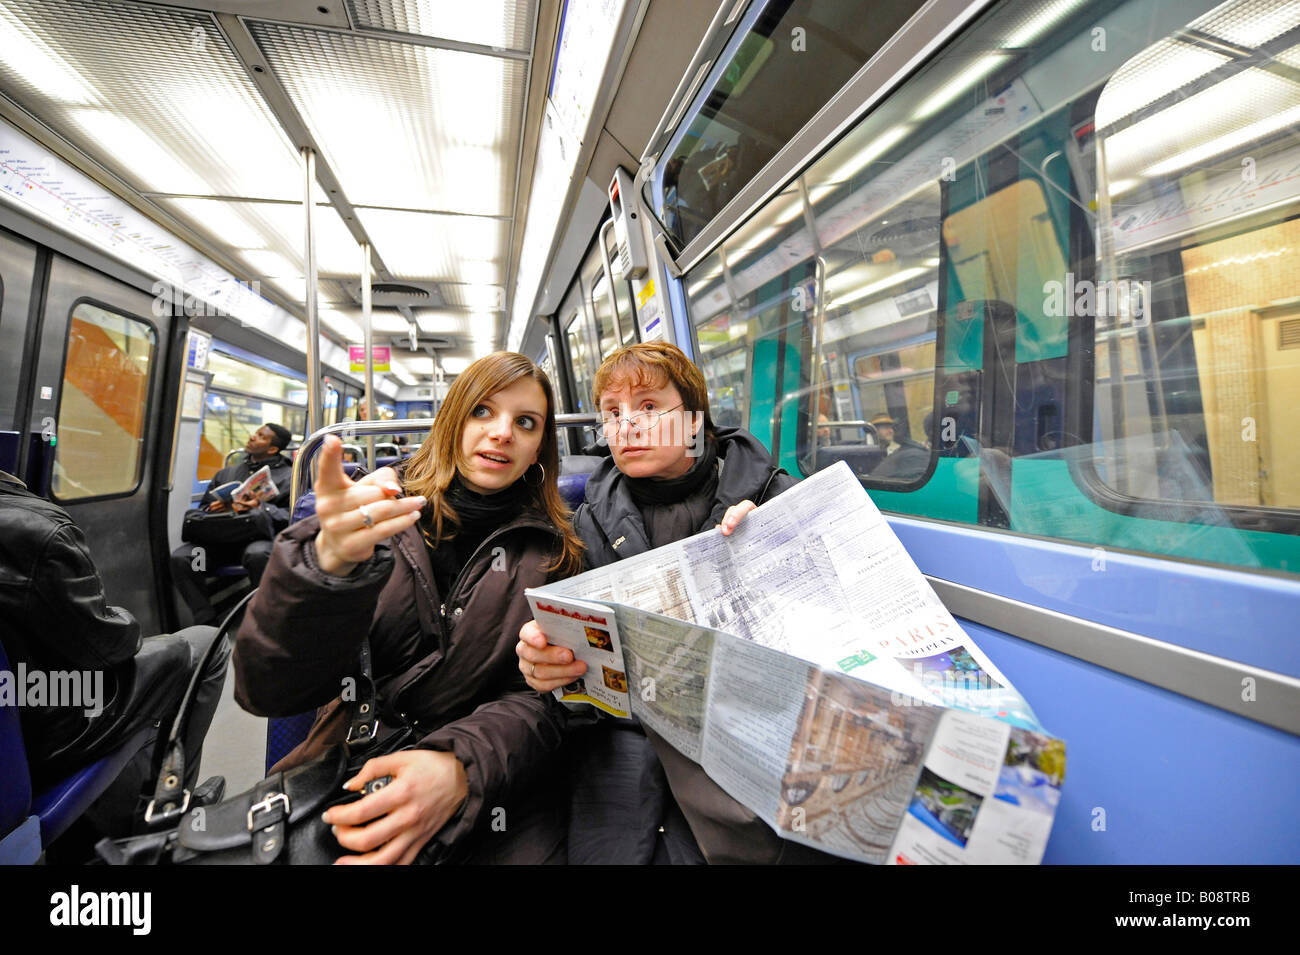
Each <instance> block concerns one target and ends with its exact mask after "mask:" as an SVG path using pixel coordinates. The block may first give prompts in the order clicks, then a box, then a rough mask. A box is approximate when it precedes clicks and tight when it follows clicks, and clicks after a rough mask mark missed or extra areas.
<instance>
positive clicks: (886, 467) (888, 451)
mask: <svg viewBox="0 0 1300 955" xmlns="http://www.w3.org/2000/svg"><path fill="white" fill-rule="evenodd" d="M871 425H872V427H874V428H875V429H876V440H877V441H878V442H879V444H880V446H881V447H882V448H884V449H885V456H884V457H883V458H881V459H880V461H879V462H878V463H877V464H876V466H875V467H874V468H872V469H871V476H872V477H873V478H878V479H882V480H896V481H911V480H915V479H916V478H919V477H920V476H921V475H922V474H924V473H925V469H926V468H927V467H928V466H929V464H930V449H929V448H927V447H926V446H925V445H923V444H921V443H919V442H917V441H913V440H912V439H911V438H909V437H906V436H904V437H903V438H902V439H901V440H900V439H897V438H895V437H894V427H895V424H894V419H893V418H891V417H890V416H889V415H887V414H883V413H882V414H878V415H876V416H875V417H874V418H872V419H871Z"/></svg>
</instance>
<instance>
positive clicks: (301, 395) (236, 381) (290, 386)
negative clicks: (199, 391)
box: [208, 349, 307, 404]
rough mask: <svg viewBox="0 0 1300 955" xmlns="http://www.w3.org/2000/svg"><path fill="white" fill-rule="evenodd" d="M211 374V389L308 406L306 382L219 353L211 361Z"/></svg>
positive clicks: (215, 352) (214, 353) (209, 367)
mask: <svg viewBox="0 0 1300 955" xmlns="http://www.w3.org/2000/svg"><path fill="white" fill-rule="evenodd" d="M208 371H210V372H212V384H211V385H209V387H210V388H217V389H228V388H233V389H234V390H236V391H247V392H249V393H250V394H254V395H265V396H266V397H267V398H272V399H275V400H276V401H286V402H289V403H290V404H306V403H307V382H306V379H305V378H290V377H289V376H288V375H282V374H279V373H277V372H274V371H270V370H268V369H266V368H259V367H258V366H257V365H253V364H250V363H249V362H246V361H241V360H240V359H238V358H234V357H232V356H230V355H227V354H226V353H225V352H221V351H216V350H215V349H214V350H213V351H212V352H211V353H210V355H209V357H208Z"/></svg>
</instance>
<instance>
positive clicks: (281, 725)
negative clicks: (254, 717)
mask: <svg viewBox="0 0 1300 955" xmlns="http://www.w3.org/2000/svg"><path fill="white" fill-rule="evenodd" d="M315 722H316V711H315V710H311V711H310V712H307V713H299V714H298V715H297V716H273V717H271V718H270V719H269V720H267V721H266V772H267V775H270V773H271V767H272V766H274V765H275V764H276V763H278V762H279V761H280V760H282V759H284V758H285V757H286V756H288V755H289V754H290V753H291V752H293V750H294V748H295V747H297V745H298V744H299V743H301V742H302V741H303V740H305V739H306V738H307V734H308V732H310V731H311V727H312V724H313V723H315Z"/></svg>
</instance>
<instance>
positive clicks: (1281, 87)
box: [1105, 68, 1300, 180]
mask: <svg viewBox="0 0 1300 955" xmlns="http://www.w3.org/2000/svg"><path fill="white" fill-rule="evenodd" d="M1298 105H1300V86H1297V84H1295V83H1292V82H1291V81H1290V80H1288V79H1283V78H1282V77H1280V76H1275V75H1274V74H1272V73H1267V72H1265V71H1263V70H1258V69H1253V68H1252V69H1246V70H1242V71H1241V72H1240V73H1237V74H1234V75H1233V76H1230V77H1229V78H1227V79H1226V80H1224V81H1223V82H1221V83H1216V84H1215V85H1214V86H1211V87H1210V88H1209V89H1205V90H1202V91H1201V92H1199V93H1197V94H1195V95H1194V96H1190V97H1188V98H1187V99H1185V100H1181V101H1179V102H1178V103H1175V104H1174V105H1173V106H1170V107H1169V108H1168V109H1164V110H1161V111H1160V112H1158V113H1155V114H1154V115H1152V116H1148V117H1147V118H1146V119H1143V120H1142V121H1141V122H1138V123H1134V124H1133V125H1132V126H1129V127H1127V128H1125V129H1122V130H1120V131H1119V132H1117V133H1115V135H1113V136H1110V137H1109V138H1107V139H1106V141H1105V149H1106V176H1107V179H1109V180H1117V179H1127V178H1130V177H1132V176H1135V175H1138V174H1140V173H1141V172H1142V171H1143V170H1146V169H1148V168H1149V167H1151V166H1153V165H1155V164H1156V163H1159V162H1162V161H1164V160H1166V159H1168V158H1169V157H1171V156H1173V155H1176V154H1180V153H1183V152H1187V151H1189V150H1192V149H1194V148H1196V147H1199V146H1202V145H1204V144H1206V143H1208V142H1210V141H1211V140H1216V139H1220V138H1221V137H1226V136H1228V135H1229V134H1231V133H1234V132H1238V131H1240V130H1242V129H1244V128H1246V127H1248V126H1250V125H1252V124H1254V123H1257V122H1260V121H1262V120H1266V119H1268V118H1269V117H1274V116H1278V115H1280V114H1282V113H1286V112H1287V111H1288V110H1291V109H1294V108H1295V107H1296V106H1298Z"/></svg>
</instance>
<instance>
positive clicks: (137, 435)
mask: <svg viewBox="0 0 1300 955" xmlns="http://www.w3.org/2000/svg"><path fill="white" fill-rule="evenodd" d="M157 345H158V338H157V334H156V333H155V332H154V330H153V328H151V327H150V326H149V325H147V324H146V323H144V322H142V321H139V320H138V319H134V318H128V317H126V316H125V315H118V314H116V313H115V312H110V311H108V310H106V309H103V308H100V307H99V306H97V305H91V304H90V303H88V302H82V303H81V304H79V305H77V307H76V308H74V309H73V310H72V317H71V320H70V321H69V323H68V350H67V357H66V359H65V362H64V368H63V390H62V393H61V397H60V401H59V419H58V425H57V427H58V438H59V440H58V443H57V444H56V445H55V452H54V453H55V458H54V479H53V483H52V491H53V493H54V496H55V497H56V498H58V499H59V500H62V501H71V500H77V499H79V498H87V497H102V496H105V495H112V494H129V493H131V491H133V490H134V489H135V487H136V486H137V485H138V484H139V481H140V469H141V464H142V461H143V451H144V434H145V420H146V415H147V412H148V399H149V378H150V373H151V371H152V368H153V359H154V351H155V349H156V348H157Z"/></svg>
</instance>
